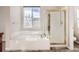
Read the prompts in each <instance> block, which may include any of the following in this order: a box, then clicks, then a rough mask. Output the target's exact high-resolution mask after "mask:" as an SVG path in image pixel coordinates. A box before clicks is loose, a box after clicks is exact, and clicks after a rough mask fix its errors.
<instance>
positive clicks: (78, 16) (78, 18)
mask: <svg viewBox="0 0 79 59" xmlns="http://www.w3.org/2000/svg"><path fill="white" fill-rule="evenodd" d="M77 25H78V28H79V9H77Z"/></svg>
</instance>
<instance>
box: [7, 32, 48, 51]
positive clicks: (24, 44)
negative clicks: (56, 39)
mask: <svg viewBox="0 0 79 59" xmlns="http://www.w3.org/2000/svg"><path fill="white" fill-rule="evenodd" d="M49 49H50V42H49V39H47V38H46V37H41V35H40V34H25V33H21V34H18V35H16V36H14V37H13V38H12V39H11V40H9V41H7V42H6V50H49Z"/></svg>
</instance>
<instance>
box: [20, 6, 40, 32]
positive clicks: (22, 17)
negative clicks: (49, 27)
mask: <svg viewBox="0 0 79 59" xmlns="http://www.w3.org/2000/svg"><path fill="white" fill-rule="evenodd" d="M25 7H39V8H40V6H23V7H22V8H21V30H27V31H28V30H40V29H32V28H24V8H25ZM40 19H41V18H40ZM40 21H41V20H40ZM32 22H33V21H32Z"/></svg>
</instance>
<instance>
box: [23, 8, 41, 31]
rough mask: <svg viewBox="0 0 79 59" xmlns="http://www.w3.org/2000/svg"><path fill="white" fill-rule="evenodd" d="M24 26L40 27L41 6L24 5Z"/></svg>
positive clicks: (29, 27)
mask: <svg viewBox="0 0 79 59" xmlns="http://www.w3.org/2000/svg"><path fill="white" fill-rule="evenodd" d="M23 11H24V20H23V28H26V29H32V30H33V29H40V7H38V6H37V7H24V8H23Z"/></svg>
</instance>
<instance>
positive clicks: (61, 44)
mask: <svg viewBox="0 0 79 59" xmlns="http://www.w3.org/2000/svg"><path fill="white" fill-rule="evenodd" d="M61 11H63V12H64V43H50V44H51V45H66V43H67V42H66V10H61ZM50 12H60V10H48V34H49V40H50V32H51V31H50Z"/></svg>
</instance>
